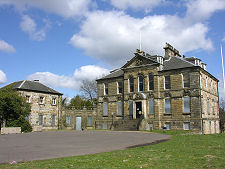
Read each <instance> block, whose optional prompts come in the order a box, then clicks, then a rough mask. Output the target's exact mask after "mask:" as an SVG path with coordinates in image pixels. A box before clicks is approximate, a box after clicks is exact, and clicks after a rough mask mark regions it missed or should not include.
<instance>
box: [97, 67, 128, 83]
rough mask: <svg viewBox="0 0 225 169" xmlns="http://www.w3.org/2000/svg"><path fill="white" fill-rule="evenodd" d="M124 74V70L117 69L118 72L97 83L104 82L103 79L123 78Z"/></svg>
mask: <svg viewBox="0 0 225 169" xmlns="http://www.w3.org/2000/svg"><path fill="white" fill-rule="evenodd" d="M123 74H124V71H123V70H121V69H117V70H114V71H112V72H111V73H110V74H108V75H106V76H104V77H102V78H100V79H97V81H98V80H103V79H111V78H116V77H121V76H123Z"/></svg>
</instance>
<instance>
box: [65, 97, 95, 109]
mask: <svg viewBox="0 0 225 169" xmlns="http://www.w3.org/2000/svg"><path fill="white" fill-rule="evenodd" d="M68 107H74V108H75V109H83V108H84V107H86V108H87V109H92V108H93V104H92V102H91V101H90V100H87V99H85V98H84V97H81V96H79V95H77V96H75V97H74V98H72V99H71V100H70V104H69V106H68Z"/></svg>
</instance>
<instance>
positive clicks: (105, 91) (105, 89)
mask: <svg viewBox="0 0 225 169" xmlns="http://www.w3.org/2000/svg"><path fill="white" fill-rule="evenodd" d="M108 93H109V89H108V83H105V84H104V95H107V94H108Z"/></svg>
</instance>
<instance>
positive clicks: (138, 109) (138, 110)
mask: <svg viewBox="0 0 225 169" xmlns="http://www.w3.org/2000/svg"><path fill="white" fill-rule="evenodd" d="M141 114H142V103H141V102H136V118H140V117H141Z"/></svg>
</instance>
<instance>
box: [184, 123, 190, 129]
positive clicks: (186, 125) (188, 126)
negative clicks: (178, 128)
mask: <svg viewBox="0 0 225 169" xmlns="http://www.w3.org/2000/svg"><path fill="white" fill-rule="evenodd" d="M184 130H190V123H189V122H186V123H184Z"/></svg>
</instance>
